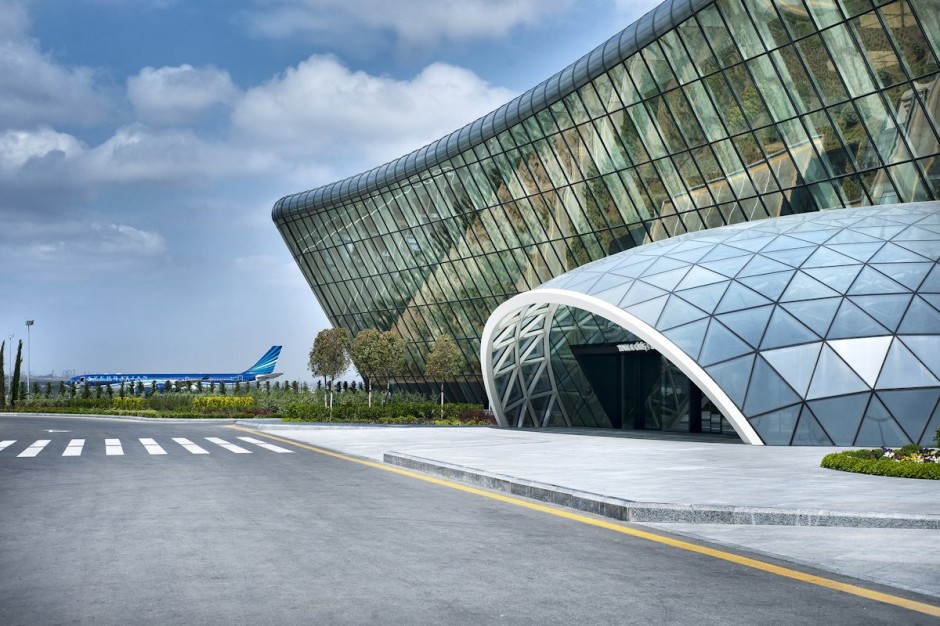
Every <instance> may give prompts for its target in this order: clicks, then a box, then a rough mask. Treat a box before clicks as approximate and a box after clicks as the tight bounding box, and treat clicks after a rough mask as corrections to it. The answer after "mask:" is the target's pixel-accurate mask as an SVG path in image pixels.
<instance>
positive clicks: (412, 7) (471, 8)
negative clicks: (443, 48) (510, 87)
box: [247, 0, 572, 46]
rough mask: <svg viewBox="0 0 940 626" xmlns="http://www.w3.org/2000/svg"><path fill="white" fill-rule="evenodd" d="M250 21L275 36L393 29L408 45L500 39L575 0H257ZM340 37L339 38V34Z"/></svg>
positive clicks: (354, 33) (347, 35) (329, 35)
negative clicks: (389, 0) (257, 7)
mask: <svg viewBox="0 0 940 626" xmlns="http://www.w3.org/2000/svg"><path fill="white" fill-rule="evenodd" d="M257 3H258V4H260V5H261V7H262V8H259V9H257V10H255V11H252V12H251V13H250V14H249V19H248V20H247V21H248V25H249V27H250V28H251V29H253V30H254V31H255V32H257V33H258V34H260V35H262V36H265V37H270V38H273V39H281V38H284V37H289V36H294V35H304V36H313V37H315V38H317V39H322V38H324V37H325V38H328V39H341V38H347V39H351V38H353V37H363V38H368V37H370V36H372V35H374V34H375V33H380V32H391V33H392V34H393V35H394V36H395V38H396V39H397V40H398V41H400V42H401V43H403V44H405V45H409V46H414V45H418V46H430V45H435V44H438V43H440V42H445V41H453V42H461V41H470V40H477V39H498V38H501V37H504V36H505V35H506V34H507V33H509V31H511V30H512V29H514V28H517V27H523V26H532V25H534V24H538V23H539V22H541V21H543V20H544V19H545V18H546V17H548V16H550V15H553V14H557V13H560V12H561V11H562V10H563V9H565V8H567V7H569V6H571V4H572V0H436V1H435V2H428V1H427V0H397V1H396V2H388V1H387V0H356V1H354V2H350V1H349V0H257ZM337 35H339V36H337Z"/></svg>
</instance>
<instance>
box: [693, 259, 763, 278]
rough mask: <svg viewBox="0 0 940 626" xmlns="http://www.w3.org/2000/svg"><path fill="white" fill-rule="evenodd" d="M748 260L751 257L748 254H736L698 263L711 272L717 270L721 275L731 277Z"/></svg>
mask: <svg viewBox="0 0 940 626" xmlns="http://www.w3.org/2000/svg"><path fill="white" fill-rule="evenodd" d="M750 260H751V257H748V256H736V257H733V258H730V259H722V260H720V261H709V262H706V263H699V265H700V266H701V267H704V268H706V269H709V270H711V271H713V272H718V273H719V274H721V275H723V276H727V277H728V278H733V277H734V276H735V275H736V274H737V273H738V272H740V271H741V268H743V267H744V266H745V265H747V263H748V261H750Z"/></svg>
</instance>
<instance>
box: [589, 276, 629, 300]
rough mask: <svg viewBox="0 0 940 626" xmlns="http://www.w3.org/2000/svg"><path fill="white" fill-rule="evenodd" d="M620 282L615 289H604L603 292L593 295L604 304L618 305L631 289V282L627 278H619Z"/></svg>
mask: <svg viewBox="0 0 940 626" xmlns="http://www.w3.org/2000/svg"><path fill="white" fill-rule="evenodd" d="M619 278H620V280H621V281H623V282H621V283H620V284H619V285H617V286H616V287H612V288H610V289H605V290H604V291H600V292H596V293H593V294H591V295H593V296H594V297H596V298H600V299H601V300H604V301H605V302H610V303H611V304H616V305H619V304H620V302H621V301H622V300H623V298H624V296H625V295H627V292H628V291H630V288H631V287H633V281H632V280H631V279H629V278H623V277H622V276H621V277H619Z"/></svg>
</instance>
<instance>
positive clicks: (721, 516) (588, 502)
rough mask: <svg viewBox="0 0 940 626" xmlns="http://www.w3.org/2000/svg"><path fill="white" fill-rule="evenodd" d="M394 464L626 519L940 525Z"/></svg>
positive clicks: (919, 518)
mask: <svg viewBox="0 0 940 626" xmlns="http://www.w3.org/2000/svg"><path fill="white" fill-rule="evenodd" d="M383 460H384V461H385V463H388V464H389V465H395V466H398V467H403V468H406V469H411V470H415V471H418V472H422V473H425V474H430V475H432V476H438V477H441V478H448V479H452V480H459V481H461V482H464V483H469V484H471V485H475V486H479V487H484V488H487V489H492V490H494V491H502V492H504V493H510V494H512V495H516V496H522V497H525V498H530V499H532V500H538V501H540V502H548V503H551V504H557V505H559V506H564V507H567V508H571V509H576V510H578V511H583V512H585V513H592V514H594V515H600V516H601V517H608V518H612V519H615V520H618V521H622V522H637V523H643V522H648V523H670V522H672V523H683V524H737V525H753V526H837V527H844V528H906V529H919V530H938V529H940V515H913V514H903V513H899V514H889V513H852V512H844V511H827V510H821V509H778V508H770V507H746V506H722V505H699V504H670V503H657V502H635V501H632V500H623V499H620V498H610V497H607V496H602V495H598V494H595V493H590V492H586V491H578V490H575V489H568V488H566V487H559V486H557V485H551V484H548V483H540V482H535V481H531V480H525V479H521V478H513V477H511V476H506V475H503V474H495V473H492V472H486V471H483V470H477V469H472V468H467V467H463V466H460V465H452V464H450V463H443V462H441V461H432V460H430V459H425V458H421V457H416V456H411V455H408V454H403V453H400V452H386V453H385V454H384V457H383Z"/></svg>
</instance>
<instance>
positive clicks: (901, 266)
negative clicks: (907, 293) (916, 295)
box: [872, 263, 934, 291]
mask: <svg viewBox="0 0 940 626" xmlns="http://www.w3.org/2000/svg"><path fill="white" fill-rule="evenodd" d="M872 267H874V268H875V269H877V270H878V271H879V272H881V273H882V274H884V275H885V276H887V277H889V278H891V279H893V280H895V281H897V282H899V283H901V284H902V285H904V286H905V287H907V288H908V289H911V290H912V291H913V290H916V289H917V288H918V287H920V284H921V283H922V282H924V278H925V277H926V276H927V273H928V272H929V271H930V270H931V269H932V268H933V267H934V264H933V263H879V264H877V265H873V266H872Z"/></svg>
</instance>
